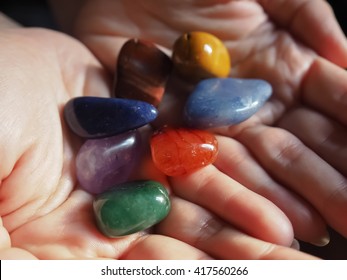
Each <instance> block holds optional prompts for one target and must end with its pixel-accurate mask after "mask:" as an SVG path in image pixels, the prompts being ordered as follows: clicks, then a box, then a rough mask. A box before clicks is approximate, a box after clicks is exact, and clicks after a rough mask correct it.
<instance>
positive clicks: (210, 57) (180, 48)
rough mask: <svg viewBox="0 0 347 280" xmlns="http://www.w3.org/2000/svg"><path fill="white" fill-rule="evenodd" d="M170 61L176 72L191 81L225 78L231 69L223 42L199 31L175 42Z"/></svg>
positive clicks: (185, 35)
mask: <svg viewBox="0 0 347 280" xmlns="http://www.w3.org/2000/svg"><path fill="white" fill-rule="evenodd" d="M172 60H173V63H174V66H175V69H176V71H177V72H178V73H179V74H180V75H182V76H183V77H185V78H187V79H189V80H193V81H197V80H201V79H206V78H213V77H218V78H225V77H227V76H228V75H229V73H230V68H231V62H230V56H229V52H228V50H227V48H226V47H225V45H224V44H223V42H222V41H221V40H219V39H218V38H217V37H216V36H214V35H212V34H209V33H206V32H199V31H196V32H189V33H185V34H183V35H182V36H181V37H179V38H178V39H177V40H176V42H175V44H174V47H173V54H172Z"/></svg>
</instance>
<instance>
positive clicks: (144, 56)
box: [114, 39, 172, 106]
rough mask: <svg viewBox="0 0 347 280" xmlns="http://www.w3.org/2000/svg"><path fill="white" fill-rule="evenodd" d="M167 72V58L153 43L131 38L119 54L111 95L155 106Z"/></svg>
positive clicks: (169, 61) (168, 68)
mask: <svg viewBox="0 0 347 280" xmlns="http://www.w3.org/2000/svg"><path fill="white" fill-rule="evenodd" d="M171 69H172V62H171V59H170V58H169V57H168V56H167V55H166V54H165V53H163V52H162V51H161V50H160V49H159V48H157V47H156V46H155V45H154V44H153V43H150V42H147V41H143V40H139V39H131V40H129V41H127V42H126V43H125V44H124V45H123V47H122V49H121V51H120V53H119V57H118V63H117V71H116V76H115V82H114V83H115V87H114V96H116V97H122V98H129V99H136V100H142V101H146V102H148V103H151V104H152V105H154V106H158V105H159V103H160V101H161V99H162V97H163V94H164V91H165V85H166V81H167V79H168V77H169V74H170V73H171Z"/></svg>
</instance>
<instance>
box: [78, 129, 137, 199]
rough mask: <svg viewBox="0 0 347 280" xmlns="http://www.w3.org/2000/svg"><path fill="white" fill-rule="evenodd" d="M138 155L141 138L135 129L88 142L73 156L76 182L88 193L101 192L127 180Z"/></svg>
mask: <svg viewBox="0 0 347 280" xmlns="http://www.w3.org/2000/svg"><path fill="white" fill-rule="evenodd" d="M140 154H141V137H140V135H139V133H138V132H137V131H136V130H133V131H128V132H125V133H122V134H119V135H116V136H112V137H107V138H102V139H90V140H87V141H86V142H85V143H84V144H83V145H82V147H81V148H80V150H79V152H78V154H77V157H76V174H77V179H78V182H79V183H80V185H81V187H82V188H83V189H84V190H86V191H87V192H89V193H92V194H99V193H102V192H104V191H106V190H107V189H109V188H110V187H112V186H114V185H116V184H120V183H124V182H125V181H127V180H128V178H129V176H130V174H131V172H132V171H133V168H134V166H135V165H136V163H137V161H138V160H139V156H140Z"/></svg>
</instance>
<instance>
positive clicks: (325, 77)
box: [302, 59, 347, 125]
mask: <svg viewBox="0 0 347 280" xmlns="http://www.w3.org/2000/svg"><path fill="white" fill-rule="evenodd" d="M302 98H303V100H304V102H306V103H307V104H308V105H310V106H312V107H314V108H315V109H317V110H319V111H321V112H323V113H326V114H327V115H329V116H331V117H332V118H334V119H336V120H337V121H340V122H341V123H342V124H343V125H347V114H346V108H347V72H346V71H345V70H343V69H341V68H339V67H337V66H335V65H333V64H332V63H329V62H328V61H326V60H324V59H316V61H315V62H314V63H313V64H312V66H311V68H310V70H309V71H308V73H307V76H306V79H304V82H303V84H302Z"/></svg>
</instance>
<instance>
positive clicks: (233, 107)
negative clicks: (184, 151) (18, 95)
mask: <svg viewBox="0 0 347 280" xmlns="http://www.w3.org/2000/svg"><path fill="white" fill-rule="evenodd" d="M271 94H272V87H271V85H270V84H269V83H268V82H266V81H264V80H256V79H233V78H225V79H218V78H212V79H206V80H203V81H201V82H200V83H199V84H198V85H197V86H196V88H195V89H194V91H193V92H192V93H191V95H190V96H189V98H188V100H187V102H186V105H185V108H184V119H185V122H186V124H188V125H189V126H191V127H194V128H199V129H205V128H211V127H218V126H225V125H234V124H238V123H240V122H242V121H244V120H246V119H248V118H249V117H251V116H252V115H254V114H255V113H256V112H257V111H258V110H259V109H260V108H261V107H262V106H263V105H264V103H265V102H266V101H267V100H268V99H269V98H270V96H271Z"/></svg>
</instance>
